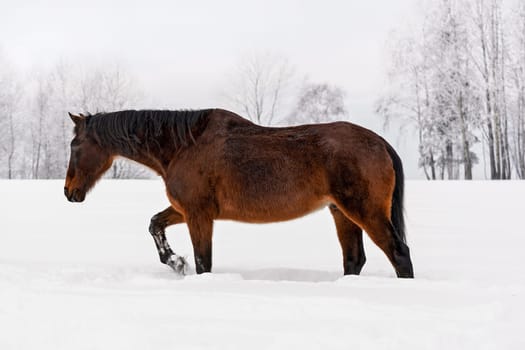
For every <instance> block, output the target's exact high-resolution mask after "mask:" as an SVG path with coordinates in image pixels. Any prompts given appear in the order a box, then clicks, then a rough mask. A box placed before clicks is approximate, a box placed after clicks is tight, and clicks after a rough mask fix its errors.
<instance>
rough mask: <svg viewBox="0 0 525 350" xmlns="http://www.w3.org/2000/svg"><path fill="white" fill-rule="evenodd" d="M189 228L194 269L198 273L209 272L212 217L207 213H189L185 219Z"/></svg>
mask: <svg viewBox="0 0 525 350" xmlns="http://www.w3.org/2000/svg"><path fill="white" fill-rule="evenodd" d="M187 224H188V229H189V230H190V236H191V243H192V244H193V255H194V256H195V269H196V271H197V273H198V274H201V273H204V272H211V265H212V262H211V257H212V254H211V253H212V235H213V219H211V217H210V216H208V215H203V214H198V215H190V216H189V217H188V220H187Z"/></svg>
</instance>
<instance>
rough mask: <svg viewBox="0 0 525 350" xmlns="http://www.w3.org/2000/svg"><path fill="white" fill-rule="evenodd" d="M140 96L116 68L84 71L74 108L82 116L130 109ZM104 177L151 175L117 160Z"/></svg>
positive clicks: (118, 177) (131, 164) (118, 67)
mask: <svg viewBox="0 0 525 350" xmlns="http://www.w3.org/2000/svg"><path fill="white" fill-rule="evenodd" d="M141 97H142V93H141V92H140V91H139V90H138V89H137V87H136V84H135V82H134V80H133V78H132V76H131V75H130V74H129V73H127V72H126V71H125V70H124V69H123V68H122V67H121V66H119V65H114V66H111V67H109V68H108V67H105V69H100V68H99V69H96V70H94V71H88V72H87V73H85V74H84V76H83V77H81V79H80V81H79V97H78V98H79V100H78V105H79V106H80V109H81V110H82V111H84V112H86V113H98V112H111V111H117V110H122V109H126V108H133V107H134V106H135V105H136V104H137V103H138V102H139V100H140V99H141ZM108 176H109V177H111V178H114V179H122V178H147V177H150V176H151V172H150V171H149V170H146V169H144V167H142V166H139V165H137V164H135V163H133V162H131V161H129V160H126V159H117V160H115V162H113V165H112V168H111V169H110V171H109V172H108Z"/></svg>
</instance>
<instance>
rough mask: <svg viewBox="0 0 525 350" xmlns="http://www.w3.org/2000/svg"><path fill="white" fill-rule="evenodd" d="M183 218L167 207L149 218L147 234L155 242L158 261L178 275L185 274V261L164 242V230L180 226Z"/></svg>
mask: <svg viewBox="0 0 525 350" xmlns="http://www.w3.org/2000/svg"><path fill="white" fill-rule="evenodd" d="M182 222H184V218H183V217H182V215H181V214H180V213H178V212H177V211H175V209H173V207H171V206H170V207H168V208H166V209H165V210H163V211H161V212H160V213H158V214H156V215H154V216H153V217H152V218H151V221H150V225H149V232H150V233H151V236H152V237H153V240H154V241H155V245H156V246H157V251H158V252H159V258H160V261H161V262H162V263H163V264H166V265H168V266H169V267H171V268H172V269H173V270H175V272H177V273H179V274H185V272H186V269H187V262H186V260H185V259H184V258H183V257H181V256H178V255H177V254H175V253H174V252H173V250H171V247H170V246H169V244H168V241H167V240H166V234H165V230H166V227H168V226H170V225H175V224H180V223H182Z"/></svg>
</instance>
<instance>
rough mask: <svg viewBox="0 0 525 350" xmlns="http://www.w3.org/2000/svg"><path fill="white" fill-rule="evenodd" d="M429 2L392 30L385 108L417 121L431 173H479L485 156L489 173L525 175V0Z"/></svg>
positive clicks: (390, 115) (389, 116) (424, 163)
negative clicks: (404, 28) (410, 23)
mask: <svg viewBox="0 0 525 350" xmlns="http://www.w3.org/2000/svg"><path fill="white" fill-rule="evenodd" d="M425 4H426V6H425V9H424V10H423V17H422V22H421V24H420V25H418V27H417V29H416V30H413V31H411V33H410V34H406V33H405V34H399V33H397V34H393V35H392V38H391V41H390V44H389V52H390V66H389V72H388V88H387V91H386V92H385V93H384V94H383V96H382V97H381V98H380V100H379V101H378V103H377V111H378V113H380V114H381V115H382V116H383V117H384V118H385V121H386V122H389V121H391V120H398V121H402V123H403V124H407V123H408V124H410V125H411V126H413V127H414V128H415V130H416V132H417V137H418V142H419V166H420V167H421V168H422V169H423V171H424V173H425V176H426V177H427V179H432V180H435V179H459V178H464V179H472V177H473V167H474V165H475V164H477V163H478V162H480V158H481V157H482V158H483V160H484V162H483V164H484V166H485V176H486V178H490V179H510V178H512V177H517V178H520V179H523V178H525V2H524V1H504V0H439V1H433V2H427V3H425ZM480 148H481V150H479V149H480ZM476 150H477V151H476Z"/></svg>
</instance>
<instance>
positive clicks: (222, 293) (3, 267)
mask: <svg viewBox="0 0 525 350" xmlns="http://www.w3.org/2000/svg"><path fill="white" fill-rule="evenodd" d="M62 188H63V182H62V181H0V212H1V214H0V215H1V220H0V349H127V350H130V349H290V348H296V349H401V348H403V349H525V336H524V334H523V329H524V328H523V327H524V324H525V261H524V260H525V258H524V256H525V254H524V253H523V252H524V251H525V228H524V224H523V219H524V216H525V211H524V204H523V203H524V200H525V182H470V183H465V182H434V183H430V182H416V181H414V182H411V181H409V182H407V190H406V194H407V202H406V207H407V217H408V240H409V245H410V247H411V250H412V256H413V262H414V268H415V273H416V279H414V280H399V279H396V278H395V277H394V276H395V275H394V270H393V269H392V267H391V266H390V264H389V263H388V262H387V260H386V257H385V256H384V255H383V253H382V252H380V251H379V249H378V248H377V247H376V246H374V245H373V244H372V243H371V242H370V241H369V240H367V241H366V242H365V249H366V252H367V257H368V261H367V263H366V265H365V267H364V269H363V273H362V275H361V276H360V277H342V264H341V253H340V249H339V246H338V242H337V237H336V233H335V227H334V225H333V223H332V220H331V216H330V214H329V213H328V211H327V210H326V209H325V210H323V211H320V212H317V213H315V214H313V215H311V216H308V217H305V218H302V219H300V220H297V221H293V222H287V223H280V224H270V225H246V224H239V223H233V222H217V223H216V226H215V235H214V273H213V274H206V275H201V276H197V275H194V274H193V272H192V274H191V275H189V276H187V277H185V278H183V279H181V278H178V277H177V276H176V275H175V274H174V273H173V272H172V271H171V270H170V269H169V268H167V267H166V266H164V265H161V264H160V263H159V262H158V257H157V252H156V249H155V247H154V244H153V240H152V239H151V237H150V236H149V234H148V232H147V227H148V224H149V219H150V217H151V216H152V215H153V214H155V213H156V212H158V211H160V210H162V209H164V208H165V207H166V206H167V200H166V198H165V196H164V192H163V191H164V190H163V186H162V183H161V182H160V181H111V180H106V181H103V182H101V183H100V184H99V185H98V186H97V187H96V188H95V189H94V191H93V192H92V193H91V194H90V195H88V197H87V199H86V202H85V203H83V204H80V205H79V204H72V203H69V202H67V201H66V199H65V198H64V196H63V190H62ZM168 239H169V240H170V243H171V245H172V247H173V248H174V250H175V251H176V252H177V253H178V254H180V255H186V256H188V257H190V259H189V261H190V262H191V264H192V266H193V261H192V259H191V256H192V250H191V245H190V240H189V236H188V233H187V230H186V227H184V226H180V225H179V226H176V227H171V228H170V229H168Z"/></svg>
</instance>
